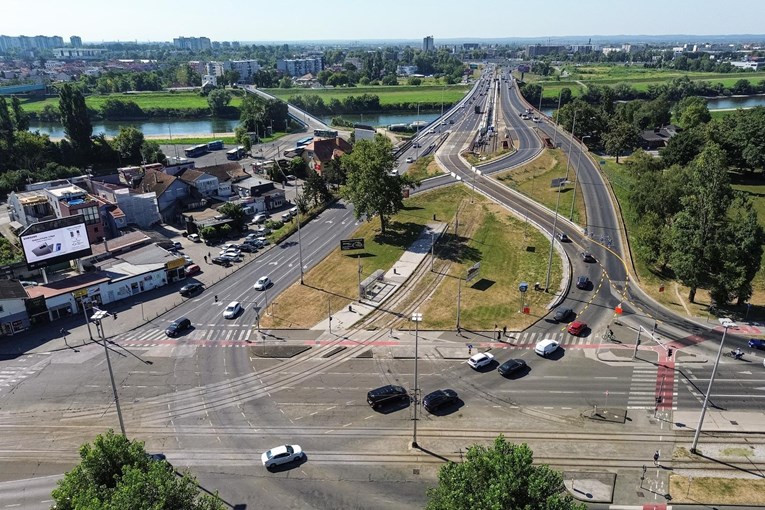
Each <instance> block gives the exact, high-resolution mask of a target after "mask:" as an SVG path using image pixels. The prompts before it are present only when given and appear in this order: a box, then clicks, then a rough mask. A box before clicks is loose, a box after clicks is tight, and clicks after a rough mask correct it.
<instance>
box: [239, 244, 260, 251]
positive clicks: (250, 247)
mask: <svg viewBox="0 0 765 510" xmlns="http://www.w3.org/2000/svg"><path fill="white" fill-rule="evenodd" d="M239 250H241V251H244V252H247V253H252V252H255V251H258V247H257V246H255V245H254V244H250V243H242V244H240V245H239Z"/></svg>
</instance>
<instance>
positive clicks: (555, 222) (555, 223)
mask: <svg viewBox="0 0 765 510" xmlns="http://www.w3.org/2000/svg"><path fill="white" fill-rule="evenodd" d="M556 184H558V198H557V199H556V200H555V218H554V219H553V228H552V232H550V256H549V257H548V259H547V278H546V279H545V292H547V290H548V289H549V288H550V272H551V271H552V256H553V245H554V244H555V229H556V228H558V206H559V205H560V185H561V182H560V181H559V182H557V183H556Z"/></svg>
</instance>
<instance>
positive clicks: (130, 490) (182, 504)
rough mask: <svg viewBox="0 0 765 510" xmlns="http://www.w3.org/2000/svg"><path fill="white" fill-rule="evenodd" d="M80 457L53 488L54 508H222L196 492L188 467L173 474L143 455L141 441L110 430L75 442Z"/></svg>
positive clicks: (160, 462) (200, 509)
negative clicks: (79, 443)
mask: <svg viewBox="0 0 765 510" xmlns="http://www.w3.org/2000/svg"><path fill="white" fill-rule="evenodd" d="M80 459H81V460H80V463H79V464H78V465H77V466H75V467H74V468H73V469H72V470H71V471H69V472H68V473H66V474H65V475H64V478H63V479H61V480H59V482H58V485H57V487H56V488H55V489H54V490H53V493H52V497H53V501H54V502H55V507H56V508H57V509H58V510H75V509H81V508H82V509H89V508H103V509H117V508H141V509H143V508H146V509H149V508H152V509H163V510H222V509H223V508H224V507H223V503H222V502H221V501H220V499H218V498H217V496H209V495H206V494H200V493H199V489H198V488H197V486H196V480H195V479H194V478H193V477H192V476H191V475H190V474H189V473H188V472H187V473H186V474H184V475H183V476H182V477H178V476H176V475H175V472H174V471H173V470H172V469H168V466H167V464H166V463H164V462H162V461H154V460H152V459H151V458H149V456H148V455H147V454H146V450H144V446H143V443H142V442H139V441H130V440H128V439H127V438H126V437H125V436H122V435H118V434H115V433H114V431H112V430H109V431H108V432H107V433H106V434H105V435H99V436H97V437H96V439H95V440H94V441H93V443H92V444H85V445H83V446H81V447H80Z"/></svg>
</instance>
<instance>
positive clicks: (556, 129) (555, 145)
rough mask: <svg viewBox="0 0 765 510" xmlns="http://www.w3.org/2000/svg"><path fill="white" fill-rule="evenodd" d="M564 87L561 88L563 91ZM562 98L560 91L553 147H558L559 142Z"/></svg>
mask: <svg viewBox="0 0 765 510" xmlns="http://www.w3.org/2000/svg"><path fill="white" fill-rule="evenodd" d="M562 90H563V89H561V91H562ZM560 99H561V93H560V92H558V109H557V110H555V131H553V148H555V147H557V146H558V145H557V143H558V124H559V122H558V120H559V119H560Z"/></svg>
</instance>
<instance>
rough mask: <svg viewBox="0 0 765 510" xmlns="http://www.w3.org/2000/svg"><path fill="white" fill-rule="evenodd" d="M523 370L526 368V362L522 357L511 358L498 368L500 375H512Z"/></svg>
mask: <svg viewBox="0 0 765 510" xmlns="http://www.w3.org/2000/svg"><path fill="white" fill-rule="evenodd" d="M523 370H526V362H525V361H523V360H522V359H509V360H507V361H505V362H504V363H502V364H501V365H500V366H499V368H497V372H499V373H500V375H512V374H515V373H517V372H521V371H523Z"/></svg>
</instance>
